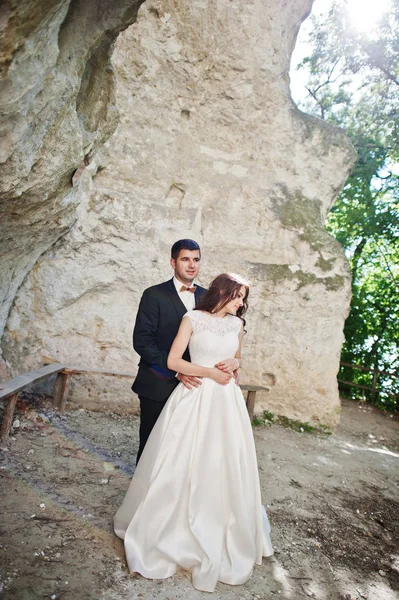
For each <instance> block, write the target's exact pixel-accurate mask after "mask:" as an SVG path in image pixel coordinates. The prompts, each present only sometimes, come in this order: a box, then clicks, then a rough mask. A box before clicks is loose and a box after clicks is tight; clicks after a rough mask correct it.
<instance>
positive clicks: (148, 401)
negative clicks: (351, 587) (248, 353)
mask: <svg viewBox="0 0 399 600" xmlns="http://www.w3.org/2000/svg"><path fill="white" fill-rule="evenodd" d="M171 255H172V257H171V259H170V264H171V265H172V267H173V269H174V277H173V278H172V279H170V280H169V281H166V282H165V283H160V284H158V285H154V286H152V287H150V288H148V289H146V290H145V291H144V293H143V296H142V298H141V301H140V305H139V309H138V312H137V317H136V324H135V326H134V331H133V348H134V349H135V351H136V352H137V354H139V355H140V362H139V370H138V373H137V376H136V379H135V380H134V383H133V385H132V390H133V392H135V393H136V394H138V397H139V400H140V445H139V451H138V453H137V462H138V461H139V459H140V456H141V453H142V452H143V449H144V446H145V444H146V442H147V439H148V437H149V435H150V433H151V430H152V428H153V427H154V425H155V422H156V420H157V419H158V417H159V415H160V414H161V411H162V409H163V407H164V405H165V403H166V400H167V399H168V397H169V396H170V394H171V393H172V392H173V390H174V389H175V387H176V386H177V384H178V383H179V381H181V382H182V383H184V385H185V386H186V387H188V388H189V389H191V387H192V386H194V387H198V386H199V385H201V380H200V379H198V378H197V377H191V376H188V375H180V374H178V375H177V376H176V373H175V372H174V371H170V370H169V369H168V368H167V364H166V363H167V358H168V354H169V350H170V348H171V346H172V343H173V340H174V339H175V337H176V335H177V331H178V329H179V326H180V322H181V320H182V317H183V315H184V314H185V313H186V312H187V311H188V310H192V309H193V308H195V306H197V305H198V303H199V300H200V298H201V297H202V296H203V294H205V292H206V290H205V289H204V288H202V287H200V286H198V285H195V284H194V279H195V277H196V276H197V275H198V271H199V267H200V261H201V250H200V247H199V245H198V244H197V242H195V241H194V240H179V241H178V242H175V243H174V244H173V246H172V251H171ZM183 358H184V360H190V355H189V352H188V349H187V350H186V352H185V353H184V354H183Z"/></svg>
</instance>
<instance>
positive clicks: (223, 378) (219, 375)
mask: <svg viewBox="0 0 399 600" xmlns="http://www.w3.org/2000/svg"><path fill="white" fill-rule="evenodd" d="M209 377H210V378H211V379H213V380H214V381H216V383H220V384H221V385H227V384H228V383H229V381H230V379H231V377H232V375H231V374H230V373H225V372H224V371H221V370H220V369H217V368H216V367H212V368H211V369H210V372H209Z"/></svg>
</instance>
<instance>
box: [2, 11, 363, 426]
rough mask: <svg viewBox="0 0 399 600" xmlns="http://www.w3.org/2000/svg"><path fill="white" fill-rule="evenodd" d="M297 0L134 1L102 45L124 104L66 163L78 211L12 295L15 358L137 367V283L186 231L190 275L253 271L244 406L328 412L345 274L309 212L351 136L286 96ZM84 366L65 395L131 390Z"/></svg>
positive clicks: (160, 268)
mask: <svg viewBox="0 0 399 600" xmlns="http://www.w3.org/2000/svg"><path fill="white" fill-rule="evenodd" d="M310 6H311V1H310V0H299V1H294V0H291V1H287V2H284V3H277V2H274V1H271V0H265V1H263V2H246V3H243V2H240V1H238V0H233V1H230V0H220V1H219V2H217V3H214V2H210V1H206V2H204V1H200V0H190V1H189V0H179V2H177V1H176V0H175V1H173V0H164V1H159V0H151V2H147V3H146V4H144V5H143V7H142V8H141V10H140V13H139V18H138V22H137V23H136V24H134V25H132V26H131V27H130V28H128V29H127V30H126V31H125V32H123V33H122V34H121V35H120V36H119V38H118V41H117V44H116V49H115V52H114V55H113V57H112V61H113V64H114V68H115V70H116V74H117V101H116V104H117V106H118V109H119V111H120V118H121V122H120V124H119V126H118V128H117V130H116V132H115V134H114V135H113V136H112V138H111V139H110V140H109V142H107V143H106V145H105V146H104V147H103V149H102V150H101V151H99V152H98V153H97V154H96V155H95V157H94V159H93V161H92V162H91V164H90V166H89V167H88V168H87V169H86V170H85V172H84V173H83V175H82V177H81V179H80V182H79V184H78V186H77V187H78V188H79V192H80V194H81V202H80V204H79V206H78V208H77V211H76V209H74V210H75V211H76V223H75V225H74V226H73V227H72V229H71V230H70V232H69V233H68V234H66V235H65V236H64V237H62V239H59V240H58V241H57V242H56V243H55V244H54V245H53V246H52V247H51V249H49V250H47V251H46V252H45V253H44V254H42V256H41V257H40V259H39V260H37V262H36V264H35V267H34V269H33V270H32V271H31V273H30V274H29V276H28V277H27V278H26V279H25V281H24V284H23V285H22V287H21V288H20V290H19V293H18V295H17V298H16V300H15V303H14V306H13V309H12V311H11V314H10V317H9V320H8V323H7V329H6V333H5V338H4V344H3V345H4V354H5V356H6V357H7V359H8V360H9V361H10V363H11V364H12V365H13V367H14V368H16V369H17V370H21V371H22V370H26V369H30V368H32V367H36V366H37V365H38V364H40V363H41V362H42V361H43V360H44V359H46V358H50V359H52V360H57V361H63V362H66V363H69V364H78V365H80V366H90V367H95V368H106V369H115V370H118V371H135V369H136V362H137V360H136V358H137V357H135V356H134V355H133V352H132V350H131V332H132V328H133V323H134V317H135V311H136V309H137V305H138V302H139V299H140V295H141V292H142V290H143V289H144V288H145V287H147V286H148V285H152V284H154V283H157V282H159V281H162V280H164V279H166V278H168V277H170V276H171V271H170V267H169V266H168V258H169V249H170V246H171V244H172V243H173V242H174V241H175V240H176V239H178V238H182V237H193V238H195V239H197V240H198V241H199V242H200V244H201V246H202V249H203V266H202V273H201V278H200V280H201V283H202V284H204V285H207V284H208V282H209V281H210V279H211V278H212V277H214V276H215V275H217V274H218V273H221V272H223V271H233V272H239V273H241V274H242V275H246V276H247V277H248V278H249V279H250V281H251V282H252V292H251V297H250V304H251V308H250V311H249V313H248V319H247V330H248V333H247V335H246V337H245V344H244V357H245V359H244V368H243V375H242V381H243V382H244V381H245V382H251V383H256V384H258V385H265V386H267V387H268V388H269V389H270V391H269V392H268V393H264V394H263V396H262V398H261V403H260V404H259V406H258V408H260V407H262V406H265V407H266V406H267V408H268V409H269V410H272V411H274V412H277V413H280V414H286V415H288V416H291V417H296V418H299V419H301V420H311V421H319V422H322V423H325V424H328V425H334V424H335V423H336V422H337V420H338V416H339V399H338V390H337V383H336V373H337V370H338V363H339V354H340V347H341V343H342V339H343V336H342V329H343V323H344V319H345V317H346V314H347V311H348V306H349V297H350V275H349V271H348V267H347V263H346V261H345V258H344V255H343V252H342V250H341V248H340V247H339V245H338V244H337V243H336V242H335V241H334V240H332V239H331V238H330V237H329V235H328V234H327V233H326V232H325V231H324V229H323V221H324V219H325V217H326V214H327V212H328V210H329V209H330V207H331V205H332V203H333V201H334V199H335V197H336V195H337V193H338V191H339V189H340V187H341V186H342V185H343V183H344V181H345V179H346V177H347V174H348V171H349V168H350V166H351V164H352V162H353V159H354V154H353V151H352V149H351V147H350V146H349V143H348V141H347V140H346V138H345V136H344V135H343V133H342V132H341V131H338V130H335V129H333V128H331V127H329V126H327V125H326V124H325V123H323V122H322V121H319V120H317V119H314V118H311V117H309V116H307V115H303V114H301V113H300V112H299V111H298V110H297V109H296V107H295V106H294V105H293V103H292V100H291V97H290V93H289V79H288V71H289V61H290V56H291V52H292V49H293V47H294V43H295V38H296V34H297V31H298V29H299V26H300V23H301V20H302V19H303V18H304V16H305V15H306V13H307V12H308V11H309V9H310ZM89 88H90V86H87V89H89ZM85 97H86V95H85ZM90 127H91V129H90V130H91V131H92V132H93V135H96V133H95V132H96V124H95V123H93V125H91V126H90ZM88 128H89V126H88ZM80 139H81V138H80ZM85 153H87V152H86V151H85V150H82V151H81V152H80V155H79V160H81V158H82V156H83V155H84V154H85ZM67 164H68V161H67V159H66V158H65V161H64V163H63V169H64V172H66V171H68V169H67V168H66V167H65V165H67ZM74 166H76V164H74ZM71 173H72V168H69V175H68V177H70V175H71ZM60 198H61V195H57V202H59V201H60ZM32 206H33V205H31V210H33V208H32ZM42 228H43V224H42ZM35 258H36V256H35ZM81 381H82V379H79V381H78V379H76V381H75V384H74V386H73V388H72V392H71V399H72V400H74V401H76V402H82V403H83V402H86V403H88V404H89V405H93V404H95V403H98V402H99V401H105V400H106V401H109V402H113V403H119V404H123V403H124V404H125V405H132V400H133V396H132V394H131V392H130V391H129V389H128V383H127V382H126V381H124V382H122V383H118V381H117V380H114V379H112V380H111V379H107V380H106V379H105V378H104V379H103V380H101V381H100V380H99V379H98V378H92V380H90V381H87V380H86V381H83V383H80V382H81Z"/></svg>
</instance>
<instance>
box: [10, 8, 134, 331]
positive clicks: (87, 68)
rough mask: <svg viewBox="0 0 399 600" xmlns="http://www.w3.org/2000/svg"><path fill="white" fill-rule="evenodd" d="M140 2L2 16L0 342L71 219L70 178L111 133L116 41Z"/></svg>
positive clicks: (75, 193)
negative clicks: (26, 287)
mask: <svg viewBox="0 0 399 600" xmlns="http://www.w3.org/2000/svg"><path fill="white" fill-rule="evenodd" d="M141 1H142V0H135V1H132V0H113V2H112V9H111V8H110V2H109V1H108V0H84V1H83V0H81V1H78V0H45V1H43V0H22V1H18V2H16V1H15V0H5V2H3V3H2V6H1V8H0V20H1V37H0V85H1V95H0V127H1V137H2V143H1V148H0V181H1V184H0V195H1V196H0V197H1V203H0V278H1V286H0V337H1V335H2V333H3V329H4V324H5V322H6V318H7V315H8V312H9V309H10V306H11V303H12V301H13V299H14V297H15V294H16V291H17V290H18V288H19V286H20V285H21V283H22V281H23V279H24V277H25V276H26V274H27V273H28V272H29V271H30V269H31V268H32V267H33V265H34V264H35V262H36V260H37V259H38V257H39V256H40V255H41V254H42V253H43V252H45V251H46V250H47V249H48V248H49V247H50V246H51V245H52V244H53V243H54V242H55V241H56V240H57V239H58V238H59V237H60V236H62V235H63V234H65V232H66V231H68V229H69V228H70V226H71V225H72V223H73V221H74V219H75V211H76V206H77V205H78V204H79V202H80V190H79V188H77V187H76V188H72V184H71V180H72V175H73V173H74V172H75V171H76V169H77V168H78V166H79V165H80V164H81V163H82V161H83V160H84V157H85V156H86V157H87V158H86V162H88V161H89V160H90V157H91V155H92V154H93V153H94V151H95V150H96V148H98V147H99V146H100V145H101V144H102V143H104V141H105V140H107V139H108V138H109V137H110V135H111V134H112V133H113V132H114V131H115V127H116V125H117V110H116V106H115V98H114V96H115V94H114V75H113V71H112V67H111V63H110V55H111V53H112V50H113V44H114V40H115V38H116V37H117V35H118V33H119V32H120V31H121V30H122V29H124V28H125V27H127V26H128V25H129V24H130V23H132V22H133V21H134V20H135V18H136V15H137V10H138V7H139V5H140V4H141Z"/></svg>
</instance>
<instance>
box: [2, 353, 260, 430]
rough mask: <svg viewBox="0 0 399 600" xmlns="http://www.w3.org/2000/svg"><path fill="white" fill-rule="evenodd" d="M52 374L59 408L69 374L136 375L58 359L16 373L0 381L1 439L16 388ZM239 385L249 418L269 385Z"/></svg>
mask: <svg viewBox="0 0 399 600" xmlns="http://www.w3.org/2000/svg"><path fill="white" fill-rule="evenodd" d="M54 374H57V377H56V380H55V384H54V393H53V398H54V406H55V408H57V409H58V410H60V411H61V412H62V411H64V410H65V405H66V400H67V396H68V390H69V383H70V378H71V376H72V375H105V376H108V377H127V378H128V379H134V378H135V377H136V374H135V373H123V372H118V371H102V370H101V369H86V368H80V367H68V366H66V365H62V364H61V363H55V364H54V363H53V364H49V365H46V366H45V367H42V368H41V369H37V370H36V371H31V372H30V373H25V374H24V375H19V376H18V377H15V378H14V379H9V380H8V381H5V382H4V383H0V400H8V403H7V408H6V411H5V415H4V418H3V423H2V427H1V434H0V438H1V441H2V442H4V441H5V440H6V439H7V437H8V435H9V432H10V428H11V425H12V422H13V416H14V410H15V405H16V402H17V399H18V395H19V392H21V391H22V390H23V389H25V388H26V387H28V386H29V385H32V384H33V383H37V382H38V381H41V380H43V379H46V378H47V377H50V376H51V375H54ZM240 388H241V390H242V391H243V392H248V394H247V400H246V405H247V409H248V414H249V417H250V419H251V421H252V419H253V416H254V411H255V401H256V392H259V391H269V388H266V387H262V386H260V385H240Z"/></svg>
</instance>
